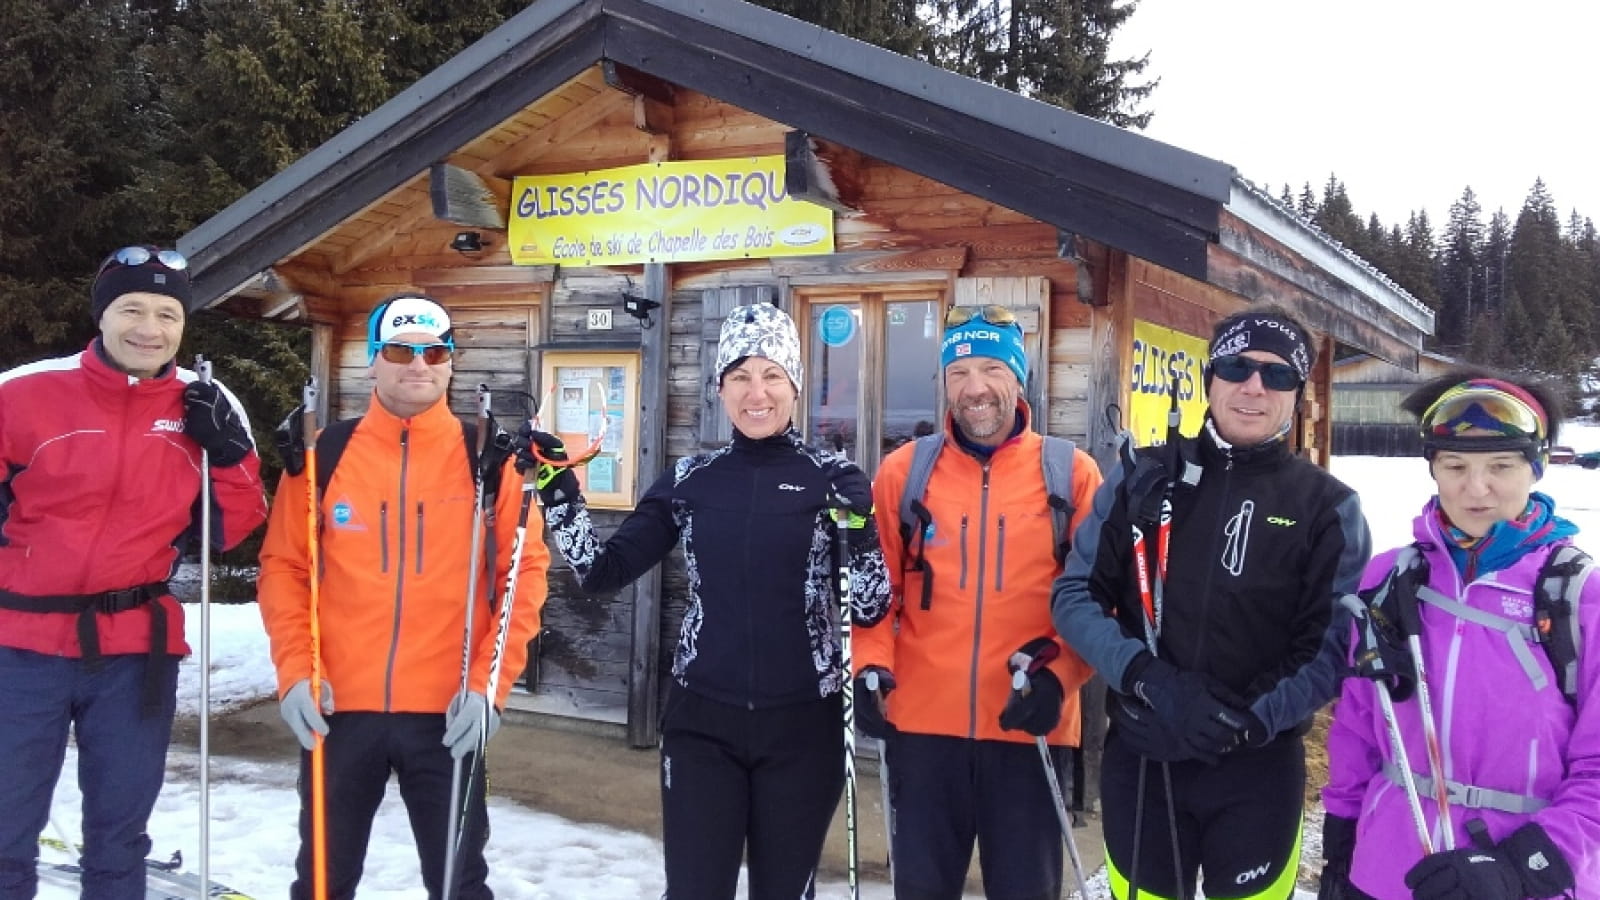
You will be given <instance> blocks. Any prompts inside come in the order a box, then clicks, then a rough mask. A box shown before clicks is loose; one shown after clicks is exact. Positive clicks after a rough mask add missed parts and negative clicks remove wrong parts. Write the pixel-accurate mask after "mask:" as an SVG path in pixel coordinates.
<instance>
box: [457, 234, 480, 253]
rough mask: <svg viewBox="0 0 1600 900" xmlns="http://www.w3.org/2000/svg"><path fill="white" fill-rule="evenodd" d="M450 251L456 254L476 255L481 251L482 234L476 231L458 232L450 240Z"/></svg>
mask: <svg viewBox="0 0 1600 900" xmlns="http://www.w3.org/2000/svg"><path fill="white" fill-rule="evenodd" d="M450 249H451V250H454V251H456V252H457V253H477V252H479V251H481V250H482V249H483V234H482V233H481V232H477V231H458V232H456V236H455V237H454V238H452V239H451V240H450Z"/></svg>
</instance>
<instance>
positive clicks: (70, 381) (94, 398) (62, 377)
mask: <svg viewBox="0 0 1600 900" xmlns="http://www.w3.org/2000/svg"><path fill="white" fill-rule="evenodd" d="M91 309H92V311H93V314H94V317H95V320H96V321H97V322H98V323H99V325H100V336H99V337H97V338H95V339H94V341H93V342H92V343H90V345H89V347H88V349H86V350H84V351H83V352H82V353H79V354H78V355H76V356H70V357H64V358H61V359H48V360H44V361H41V362H36V363H32V364H30V365H26V366H21V367H19V368H15V369H12V370H10V371H9V372H5V373H4V374H0V466H3V468H0V759H3V760H5V763H6V765H5V766H4V767H3V769H0V810H4V815H0V900H22V898H31V897H33V895H34V891H35V889H36V886H37V883H38V876H37V874H36V871H35V864H36V862H37V859H38V855H39V845H38V839H39V834H40V832H41V831H42V830H43V828H44V826H45V823H46V821H47V820H48V817H49V814H50V801H51V794H52V791H53V790H54V787H55V783H56V779H57V777H58V776H59V775H60V772H61V765H62V761H63V757H64V753H65V749H66V744H67V734H68V731H69V730H70V731H71V732H72V733H73V734H75V735H76V738H77V746H78V785H79V787H80V788H81V789H82V791H83V843H84V847H83V854H82V864H83V875H82V885H83V896H85V897H94V898H97V900H144V896H145V883H144V881H145V877H144V859H145V855H146V854H148V853H149V852H150V838H149V837H148V836H147V835H146V834H145V824H146V822H147V821H148V820H149V817H150V810H151V808H152V807H154V806H155V801H156V796H157V795H158V794H159V793H160V791H161V783H162V778H163V774H164V772H165V769H166V752H167V743H168V740H169V738H170V737H171V733H172V717H173V710H174V707H175V705H176V691H177V680H178V660H179V659H180V658H182V657H183V656H184V655H185V654H187V653H188V652H189V647H188V645H187V644H186V643H185V642H184V637H183V610H182V608H181V607H180V606H179V605H178V603H177V601H176V600H175V599H173V597H172V595H171V593H170V592H169V591H168V590H167V585H166V579H167V578H169V577H170V576H171V575H172V573H173V571H174V570H175V569H176V567H177V564H178V557H179V553H180V550H181V548H182V547H183V546H184V545H185V544H186V543H187V542H188V540H189V539H191V538H193V537H196V536H197V535H198V531H199V511H198V509H197V501H198V498H199V496H200V478H201V473H202V470H201V465H200V459H201V451H202V450H204V451H206V452H208V453H209V454H210V464H211V468H210V473H211V481H212V490H211V500H212V505H213V509H212V519H211V521H212V532H211V534H210V540H211V542H212V546H213V547H215V548H218V549H224V548H227V547H231V546H234V545H235V544H238V543H239V542H240V541H241V540H243V539H244V537H245V536H246V535H248V534H249V533H250V532H251V531H253V530H254V529H255V528H256V526H258V525H260V524H261V523H262V522H263V521H264V520H265V519H266V515H267V507H266V497H265V495H264V494H263V492H262V489H261V479H260V475H259V467H260V460H259V459H258V457H257V456H256V452H255V446H254V444H253V442H252V441H251V438H250V429H249V426H248V423H247V421H246V419H245V415H244V410H243V409H242V408H241V407H240V406H239V402H238V400H237V399H236V398H235V397H234V396H233V395H232V394H231V393H229V392H228V390H227V389H226V388H224V387H222V385H220V384H218V383H216V382H210V383H201V382H200V381H198V380H197V379H196V376H195V373H193V372H190V371H188V370H186V369H180V368H178V367H177V366H176V365H174V364H173V358H174V357H175V356H176V355H177V353H178V342H179V340H180V339H181V338H182V337H183V326H184V322H185V319H186V317H187V316H188V315H189V313H191V312H193V311H194V310H193V305H192V297H191V294H190V289H189V275H188V263H187V262H186V261H185V260H184V258H183V257H182V256H181V255H180V254H179V253H178V252H177V251H175V250H159V249H157V248H155V247H144V246H134V247H125V248H123V249H122V250H119V251H117V252H116V253H114V254H112V255H111V256H110V257H108V258H107V259H106V261H105V262H104V263H102V264H101V266H100V271H99V273H98V274H97V275H96V277H95V281H94V287H93V289H92V291H91Z"/></svg>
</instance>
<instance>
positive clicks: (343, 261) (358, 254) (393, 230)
mask: <svg viewBox="0 0 1600 900" xmlns="http://www.w3.org/2000/svg"><path fill="white" fill-rule="evenodd" d="M432 218H433V205H432V204H430V203H424V202H422V201H421V200H420V199H419V200H417V201H416V202H415V203H413V204H412V205H411V206H409V207H407V208H406V210H405V212H402V213H401V214H399V215H398V216H395V217H394V218H393V219H390V220H389V221H388V222H386V223H385V224H383V225H380V226H378V227H377V228H374V229H373V230H371V231H369V232H367V233H366V234H364V235H362V236H361V237H359V238H357V239H356V240H355V242H354V243H352V244H351V245H350V246H348V247H346V248H344V252H342V253H340V254H339V255H338V256H337V257H335V258H334V260H333V265H332V266H331V267H330V268H331V269H332V271H333V274H335V275H343V274H344V273H346V272H348V271H350V270H351V269H354V268H356V267H357V266H360V265H361V264H362V263H364V262H366V261H367V260H369V259H371V258H373V257H374V256H377V255H378V254H379V253H382V252H383V251H384V250H387V249H389V245H390V244H391V243H393V242H394V239H395V236H396V235H399V234H404V233H406V232H408V231H411V230H412V229H414V228H417V227H419V226H421V225H422V224H423V223H425V222H428V221H429V220H431V219H432Z"/></svg>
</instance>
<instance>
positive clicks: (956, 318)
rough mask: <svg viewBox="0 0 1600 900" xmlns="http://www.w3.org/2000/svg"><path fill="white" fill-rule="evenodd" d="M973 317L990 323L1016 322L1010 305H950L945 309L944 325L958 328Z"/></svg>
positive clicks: (1008, 323) (1013, 323)
mask: <svg viewBox="0 0 1600 900" xmlns="http://www.w3.org/2000/svg"><path fill="white" fill-rule="evenodd" d="M973 319H982V320H983V321H985V322H988V323H989V324H990V325H1016V324H1017V314H1016V313H1015V312H1013V311H1012V309H1011V307H1009V306H995V305H994V304H990V305H988V306H952V307H950V308H949V309H947V310H945V313H944V327H946V328H958V327H960V326H962V325H965V324H967V323H968V322H971V321H972V320H973ZM1018 327H1021V326H1018Z"/></svg>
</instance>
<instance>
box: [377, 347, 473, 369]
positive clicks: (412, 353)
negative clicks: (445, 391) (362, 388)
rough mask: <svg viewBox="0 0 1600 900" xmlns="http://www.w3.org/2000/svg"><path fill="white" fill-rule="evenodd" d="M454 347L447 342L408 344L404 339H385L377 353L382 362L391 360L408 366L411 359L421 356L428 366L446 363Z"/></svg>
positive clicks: (398, 364) (399, 364)
mask: <svg viewBox="0 0 1600 900" xmlns="http://www.w3.org/2000/svg"><path fill="white" fill-rule="evenodd" d="M455 349H456V348H454V347H452V346H450V345H449V344H409V343H406V342H405V341H385V342H383V343H382V344H380V345H378V355H379V356H382V357H383V360H384V362H392V363H394V364H395V365H397V366H409V365H411V361H412V360H414V359H416V358H417V357H419V356H420V357H422V361H423V362H425V363H427V364H428V365H430V366H437V365H439V364H440V363H447V362H449V361H450V357H451V355H452V354H454V353H455Z"/></svg>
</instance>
